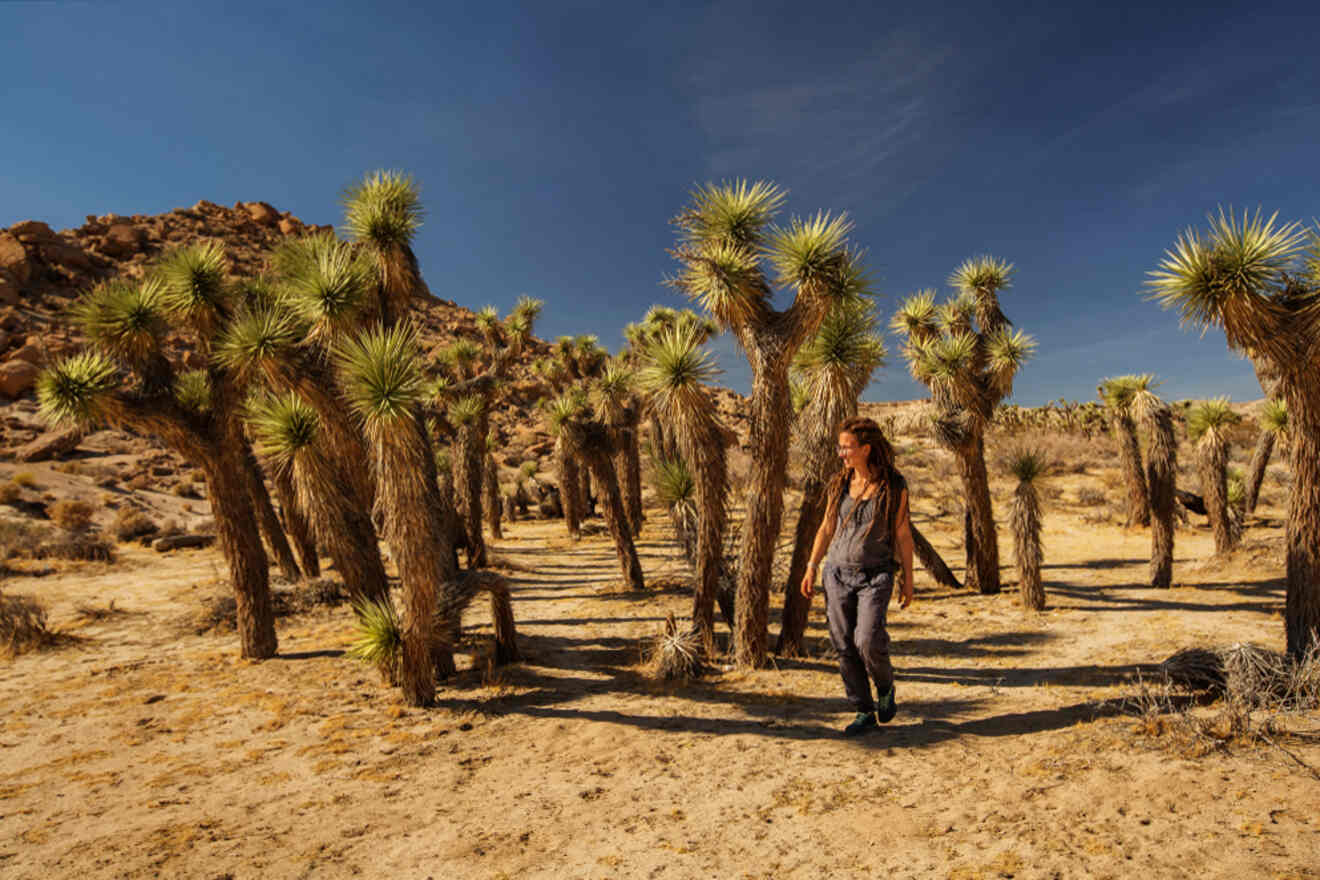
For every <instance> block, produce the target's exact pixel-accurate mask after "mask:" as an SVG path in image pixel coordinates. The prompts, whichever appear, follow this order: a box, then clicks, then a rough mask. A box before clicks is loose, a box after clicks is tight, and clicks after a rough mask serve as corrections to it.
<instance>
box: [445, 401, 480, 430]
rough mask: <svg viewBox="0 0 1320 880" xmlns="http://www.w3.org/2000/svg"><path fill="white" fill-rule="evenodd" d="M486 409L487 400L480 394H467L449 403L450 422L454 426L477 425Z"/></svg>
mask: <svg viewBox="0 0 1320 880" xmlns="http://www.w3.org/2000/svg"><path fill="white" fill-rule="evenodd" d="M485 410H486V401H485V399H484V398H483V397H482V396H481V395H480V394H467V395H464V396H463V397H460V398H458V399H457V400H455V401H453V402H452V403H450V404H449V409H448V417H449V423H450V424H451V425H453V426H454V427H464V426H467V425H475V424H476V423H477V420H478V419H480V418H481V414H482V413H483V412H485Z"/></svg>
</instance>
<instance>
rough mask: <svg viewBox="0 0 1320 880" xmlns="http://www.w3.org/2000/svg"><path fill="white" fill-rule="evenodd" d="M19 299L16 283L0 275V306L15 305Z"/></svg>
mask: <svg viewBox="0 0 1320 880" xmlns="http://www.w3.org/2000/svg"><path fill="white" fill-rule="evenodd" d="M20 299H21V297H20V296H19V293H18V285H17V284H15V283H14V282H12V281H10V280H9V279H8V278H6V277H5V276H4V275H0V306H16V305H18V303H19V300H20Z"/></svg>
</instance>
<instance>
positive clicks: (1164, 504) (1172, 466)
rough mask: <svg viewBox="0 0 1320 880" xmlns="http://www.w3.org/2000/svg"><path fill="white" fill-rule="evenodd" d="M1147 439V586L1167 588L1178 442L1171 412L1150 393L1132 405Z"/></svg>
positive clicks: (1169, 569)
mask: <svg viewBox="0 0 1320 880" xmlns="http://www.w3.org/2000/svg"><path fill="white" fill-rule="evenodd" d="M1133 409H1134V410H1135V412H1136V414H1137V416H1138V418H1140V420H1141V422H1142V423H1143V424H1144V425H1145V427H1146V433H1147V436H1148V437H1149V440H1148V441H1147V447H1146V486H1147V488H1148V489H1149V493H1150V514H1151V523H1150V525H1151V528H1150V585H1151V586H1152V587H1157V588H1161V589H1167V588H1168V587H1169V586H1171V585H1172V583H1173V536H1174V532H1173V514H1174V489H1175V488H1177V487H1176V485H1175V483H1176V481H1177V476H1178V439H1177V437H1176V436H1175V435H1174V433H1173V412H1172V411H1171V410H1170V409H1169V405H1168V404H1167V403H1165V402H1164V401H1162V400H1160V399H1159V398H1158V397H1156V396H1155V394H1154V393H1153V392H1151V391H1149V390H1146V391H1143V392H1141V393H1139V394H1138V395H1137V396H1136V399H1135V401H1134V403H1133Z"/></svg>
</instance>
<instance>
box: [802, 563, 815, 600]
mask: <svg viewBox="0 0 1320 880" xmlns="http://www.w3.org/2000/svg"><path fill="white" fill-rule="evenodd" d="M801 590H802V595H803V596H805V597H806V598H807V601H808V602H810V601H811V597H812V595H814V594H815V592H816V566H814V565H808V566H807V573H806V574H804V575H803V576H802V587H801Z"/></svg>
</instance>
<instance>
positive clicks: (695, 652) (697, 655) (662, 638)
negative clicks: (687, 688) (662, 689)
mask: <svg viewBox="0 0 1320 880" xmlns="http://www.w3.org/2000/svg"><path fill="white" fill-rule="evenodd" d="M645 653H646V656H647V661H646V671H647V674H648V675H650V676H651V677H652V678H655V679H658V680H660V681H687V680H689V679H692V678H697V677H699V676H700V675H701V674H702V673H704V672H705V671H706V670H705V663H703V662H702V659H701V638H700V636H698V635H697V633H695V632H692V631H690V630H682V631H680V630H679V628H678V622H677V621H676V620H675V619H674V614H673V612H670V613H669V616H668V617H666V618H665V625H664V627H663V628H662V629H661V630H660V633H659V634H658V635H656V636H655V637H654V638H653V639H652V640H651V643H650V644H649V645H648V646H647V649H646V652H645Z"/></svg>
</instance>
